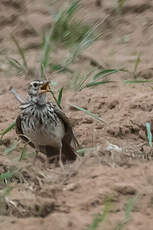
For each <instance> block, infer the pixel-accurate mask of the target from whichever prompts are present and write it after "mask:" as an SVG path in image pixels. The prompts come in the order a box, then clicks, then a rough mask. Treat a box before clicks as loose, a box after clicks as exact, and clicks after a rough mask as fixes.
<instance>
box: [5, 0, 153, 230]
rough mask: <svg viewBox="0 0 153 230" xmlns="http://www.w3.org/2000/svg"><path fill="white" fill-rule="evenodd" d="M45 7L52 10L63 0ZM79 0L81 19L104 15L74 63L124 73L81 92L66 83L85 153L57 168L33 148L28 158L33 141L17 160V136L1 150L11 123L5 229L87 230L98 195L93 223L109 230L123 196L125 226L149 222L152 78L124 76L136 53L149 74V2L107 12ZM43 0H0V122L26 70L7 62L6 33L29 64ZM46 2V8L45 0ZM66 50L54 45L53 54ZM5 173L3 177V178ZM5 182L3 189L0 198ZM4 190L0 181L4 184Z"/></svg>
mask: <svg viewBox="0 0 153 230" xmlns="http://www.w3.org/2000/svg"><path fill="white" fill-rule="evenodd" d="M59 2H60V3H58V4H55V3H54V4H53V6H55V7H56V9H58V7H59V6H61V4H62V3H64V1H59ZM95 2H96V1H93V0H84V1H82V2H81V3H82V6H83V7H82V8H81V10H80V12H79V13H78V16H79V17H80V18H83V19H84V20H85V21H87V22H88V23H93V22H97V21H99V20H103V18H105V20H104V22H103V23H102V25H101V30H102V31H103V34H104V35H103V38H102V39H101V40H99V41H97V42H95V43H94V44H93V45H92V46H91V47H90V48H88V49H87V50H86V51H85V52H84V53H83V56H82V58H81V59H78V60H77V61H76V63H75V64H74V65H73V67H74V69H76V70H81V71H84V69H87V68H88V67H90V65H91V59H94V60H95V61H96V62H97V63H99V65H102V66H104V67H105V68H123V67H125V68H126V69H128V70H130V71H131V73H125V72H122V73H116V74H114V75H112V76H110V77H109V79H111V80H114V82H112V83H110V84H105V85H101V86H97V87H95V88H86V89H84V90H82V91H81V92H77V91H74V90H72V89H67V90H65V92H64V96H63V97H64V99H63V107H64V111H65V113H66V114H67V116H68V117H69V118H70V120H71V122H72V124H73V127H74V132H75V134H76V136H77V138H78V140H79V142H80V143H81V145H82V146H83V147H85V148H89V150H88V151H87V152H86V154H85V156H84V157H82V158H81V159H77V160H76V162H74V163H67V164H65V169H64V170H63V169H61V168H60V167H57V166H55V165H54V164H48V165H47V167H45V161H46V160H45V158H44V156H43V155H41V154H40V156H39V159H37V162H36V164H35V165H33V161H32V160H33V155H32V151H33V150H32V149H31V148H30V147H28V149H27V152H26V154H27V157H26V159H24V160H22V161H19V158H20V155H21V151H22V148H23V145H24V144H23V143H20V144H19V145H18V146H17V148H16V149H15V150H14V151H12V152H10V153H8V154H7V153H6V152H5V150H6V149H8V148H9V147H10V146H12V144H13V143H15V142H16V141H17V139H18V138H17V136H16V134H15V131H11V132H9V133H8V134H7V135H6V136H5V137H4V139H3V140H2V141H1V146H0V153H1V154H0V173H5V172H8V171H12V170H13V171H14V172H15V173H14V175H13V178H12V179H11V181H5V183H2V182H1V183H0V194H1V195H0V214H1V215H0V229H1V230H6V229H11V230H19V229H22V230H36V229H37V230H39V229H40V230H42V229H44V230H49V229H53V230H65V229H66V230H72V229H73V230H87V229H89V226H90V225H91V224H92V222H93V219H94V218H95V216H96V215H97V214H99V213H103V211H104V208H105V207H106V203H107V202H106V201H108V200H109V201H110V203H111V204H110V211H109V213H108V216H107V218H106V219H105V221H104V222H102V223H100V225H99V227H98V228H97V229H108V230H112V229H115V226H117V224H118V223H119V222H122V221H123V220H124V215H125V207H126V205H127V203H128V201H129V199H131V198H134V197H136V201H135V204H134V209H133V210H132V213H131V216H130V219H129V221H128V223H127V224H126V225H125V226H123V229H125V230H134V229H139V230H144V229H145V228H147V229H148V230H152V229H153V227H152V225H153V218H152V210H153V161H152V159H153V153H152V149H151V148H150V147H149V144H148V140H147V137H146V131H145V130H146V127H145V126H146V122H150V123H152V122H153V102H152V97H153V91H152V83H145V84H126V83H125V82H124V81H123V80H129V79H130V80H131V79H133V74H132V72H133V71H134V66H135V63H136V59H137V57H138V55H141V57H140V58H141V62H140V64H139V66H138V71H137V73H138V76H139V79H141V80H153V68H152V50H153V3H152V1H150V0H146V1H144V0H129V1H125V4H124V7H123V9H122V14H119V13H117V12H116V11H114V1H106V0H103V1H101V6H97V5H96V4H95ZM48 4H49V3H48V2H47V1H41V0H37V1H33V2H32V3H31V1H29V0H25V1H20V0H12V1H8V0H2V1H1V2H0V9H1V11H0V30H1V34H0V41H1V42H0V60H1V66H0V83H1V86H0V111H1V113H0V131H1V132H2V131H3V130H4V129H5V128H7V127H8V126H9V125H10V124H11V123H12V122H13V121H14V120H15V118H16V116H17V114H18V112H19V103H18V102H17V100H16V99H15V98H14V96H13V95H12V94H11V93H10V91H9V88H10V87H11V86H13V87H14V88H15V89H16V91H17V92H18V93H19V94H20V95H21V96H22V97H23V98H24V97H25V95H26V89H27V84H28V83H29V82H30V81H31V80H32V79H34V77H35V76H28V77H19V76H16V75H15V73H14V72H13V71H10V70H8V65H7V56H12V55H13V57H17V58H19V57H18V54H17V51H16V48H15V46H14V44H13V42H12V40H11V38H10V35H11V34H12V33H13V34H15V35H16V37H17V38H18V40H19V41H20V44H21V45H22V47H24V48H25V50H26V56H27V58H28V63H29V64H30V67H33V65H34V63H37V62H38V61H39V58H38V53H40V45H41V38H42V33H43V31H45V30H46V29H47V28H49V27H50V23H51V21H52V20H53V19H52V17H51V16H50V13H49V10H48V9H49V8H48ZM53 6H52V5H51V7H53ZM66 55H67V51H66V49H64V48H63V47H59V49H58V52H56V53H55V54H54V58H55V60H61V59H62V58H63V57H64V56H66ZM49 79H51V80H55V79H56V81H57V82H58V87H59V88H60V87H61V86H63V85H64V86H65V85H67V81H68V76H67V74H66V73H62V74H53V75H51V76H49ZM71 104H76V105H79V106H81V107H83V108H85V109H88V110H89V111H91V112H93V113H96V114H98V115H99V116H101V117H102V118H103V119H104V121H105V123H101V122H99V121H96V120H94V119H92V118H91V117H89V116H87V115H86V114H84V113H83V112H81V111H77V110H75V109H74V108H73V107H72V106H71ZM10 182H11V183H10ZM4 189H10V191H9V192H8V194H7V195H6V196H5V198H4V197H3V194H4ZM5 192H6V190H5ZM117 229H119V228H117Z"/></svg>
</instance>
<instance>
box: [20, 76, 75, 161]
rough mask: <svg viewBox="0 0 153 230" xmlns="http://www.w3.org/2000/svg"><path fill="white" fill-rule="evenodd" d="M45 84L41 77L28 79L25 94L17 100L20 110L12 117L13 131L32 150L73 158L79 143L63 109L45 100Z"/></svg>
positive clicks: (68, 158)
mask: <svg viewBox="0 0 153 230" xmlns="http://www.w3.org/2000/svg"><path fill="white" fill-rule="evenodd" d="M47 86H48V82H44V81H38V80H36V81H33V82H31V83H30V86H29V89H28V98H27V100H26V102H25V103H23V104H21V106H20V109H21V113H20V114H19V115H18V117H17V119H16V133H17V134H18V135H19V136H20V137H21V138H22V139H23V140H24V141H25V142H27V143H28V144H29V145H30V146H31V147H33V148H35V150H36V153H38V152H39V151H40V152H42V153H45V154H46V155H47V156H48V157H54V156H55V157H56V156H57V157H61V159H62V161H66V160H75V159H76V152H75V148H76V147H77V146H79V144H78V142H77V140H76V138H75V136H74V134H73V130H72V127H71V124H70V121H69V119H68V118H67V117H66V115H65V114H64V112H63V111H62V110H61V109H59V108H58V107H57V106H55V105H53V104H52V103H49V102H47V100H46V93H47V91H48V90H47ZM72 142H73V146H74V147H72V145H71V144H72ZM36 155H37V154H36Z"/></svg>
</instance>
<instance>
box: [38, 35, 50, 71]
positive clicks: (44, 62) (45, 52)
mask: <svg viewBox="0 0 153 230" xmlns="http://www.w3.org/2000/svg"><path fill="white" fill-rule="evenodd" d="M51 36H52V30H50V31H49V33H47V34H46V35H45V38H44V39H45V40H44V45H43V52H42V58H41V65H42V66H43V67H44V69H46V67H47V65H48V59H49V53H50V48H51Z"/></svg>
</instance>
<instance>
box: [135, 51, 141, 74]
mask: <svg viewBox="0 0 153 230" xmlns="http://www.w3.org/2000/svg"><path fill="white" fill-rule="evenodd" d="M140 61H141V54H139V55H138V56H137V59H136V62H135V65H134V71H133V74H134V77H136V72H137V69H138V66H139V64H140Z"/></svg>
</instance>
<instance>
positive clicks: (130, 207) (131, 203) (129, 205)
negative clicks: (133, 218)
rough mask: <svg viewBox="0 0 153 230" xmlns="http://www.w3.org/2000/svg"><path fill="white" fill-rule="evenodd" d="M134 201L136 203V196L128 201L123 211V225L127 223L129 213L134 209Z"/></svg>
mask: <svg viewBox="0 0 153 230" xmlns="http://www.w3.org/2000/svg"><path fill="white" fill-rule="evenodd" d="M136 201H137V196H135V197H133V198H131V199H129V201H128V203H127V205H126V209H125V223H127V222H128V221H129V219H130V215H131V212H132V211H133V209H134V205H135V203H136Z"/></svg>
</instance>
